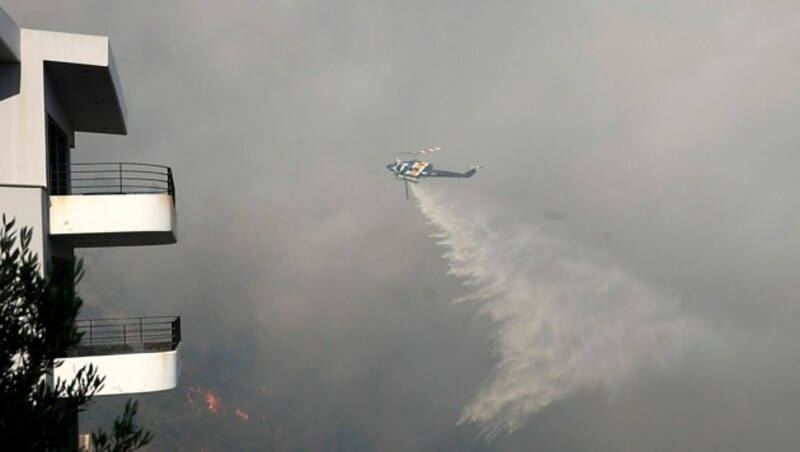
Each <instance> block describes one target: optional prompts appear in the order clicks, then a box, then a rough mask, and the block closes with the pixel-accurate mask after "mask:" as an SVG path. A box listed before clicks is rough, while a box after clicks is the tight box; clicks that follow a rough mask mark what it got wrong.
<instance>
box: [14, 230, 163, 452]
mask: <svg viewBox="0 0 800 452" xmlns="http://www.w3.org/2000/svg"><path fill="white" fill-rule="evenodd" d="M14 225H15V222H14V220H8V221H7V220H6V217H5V215H4V216H3V218H2V226H0V445H2V446H3V448H4V449H6V450H73V449H75V448H76V447H77V419H78V412H79V411H82V410H83V409H85V407H86V405H87V404H88V403H89V401H90V400H91V398H92V397H93V396H94V395H95V394H96V393H97V392H98V391H99V390H100V389H101V388H102V385H103V380H104V378H103V377H101V376H100V375H98V374H97V369H96V368H94V367H93V366H88V367H85V368H83V369H81V370H80V371H79V372H78V374H77V377H76V378H75V380H73V381H70V382H66V381H63V380H59V381H53V372H52V370H53V368H54V367H55V366H57V365H58V362H57V359H58V358H63V357H65V356H67V353H68V351H69V350H70V349H71V348H73V347H75V346H76V345H78V343H79V342H80V340H81V336H82V334H81V333H80V332H79V331H78V330H77V328H76V327H75V319H76V317H77V315H78V312H79V310H80V308H81V305H82V304H83V301H82V300H81V298H80V296H79V295H78V294H77V293H76V291H75V284H76V283H77V282H78V280H79V279H80V277H81V274H82V268H81V263H80V261H77V262H75V261H69V262H65V263H60V264H56V265H50V266H48V267H47V269H46V272H45V275H44V276H43V275H42V274H41V273H40V266H39V261H38V257H37V256H36V254H35V253H33V252H32V251H31V250H30V243H31V237H32V235H33V233H32V230H31V229H30V228H26V227H23V228H21V229H20V231H19V235H17V233H16V230H15V229H14ZM135 414H136V403H135V402H131V401H130V400H129V401H128V404H127V405H126V407H125V413H124V414H123V415H122V416H120V417H119V418H118V419H117V421H116V422H115V425H114V430H113V432H112V435H111V436H109V435H107V434H105V433H104V432H96V433H94V434H93V435H92V436H93V439H94V440H95V441H100V444H98V447H97V449H98V450H109V451H111V450H113V451H123V450H134V449H137V448H139V447H141V446H144V445H145V444H147V443H148V442H150V440H151V439H152V435H151V434H150V432H145V431H144V430H143V429H142V428H141V427H138V426H136V424H135V423H134V416H135Z"/></svg>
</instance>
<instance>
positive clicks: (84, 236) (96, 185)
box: [49, 163, 177, 248]
mask: <svg viewBox="0 0 800 452" xmlns="http://www.w3.org/2000/svg"><path fill="white" fill-rule="evenodd" d="M49 191H50V235H51V236H52V237H53V238H56V239H58V240H61V241H64V242H66V243H68V244H70V245H72V246H74V247H77V248H89V247H107V246H108V247H110V246H139V245H165V244H170V243H175V242H177V216H176V212H175V183H174V180H173V178H172V170H171V169H170V168H168V167H166V166H160V165H150V164H141V163H76V164H72V165H69V166H68V167H67V168H59V169H53V170H51V173H50V187H49Z"/></svg>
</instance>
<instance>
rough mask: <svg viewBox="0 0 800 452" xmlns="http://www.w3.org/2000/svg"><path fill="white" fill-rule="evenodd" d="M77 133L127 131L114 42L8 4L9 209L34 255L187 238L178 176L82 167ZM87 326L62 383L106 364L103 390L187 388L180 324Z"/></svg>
mask: <svg viewBox="0 0 800 452" xmlns="http://www.w3.org/2000/svg"><path fill="white" fill-rule="evenodd" d="M77 133H103V134H114V135H125V134H127V123H126V111H125V103H124V100H123V96H122V91H121V86H120V82H119V77H118V75H117V70H116V67H115V64H114V58H113V55H112V53H111V48H110V46H109V40H108V38H107V37H103V36H89V35H81V34H72V33H59V32H52V31H41V30H29V29H24V28H19V27H18V26H17V25H16V24H15V23H14V21H13V20H12V19H11V18H10V17H9V16H8V14H7V13H6V12H5V11H3V9H2V8H0V213H3V214H5V215H6V216H7V217H9V218H15V219H16V222H17V224H18V225H24V226H29V227H32V228H33V234H34V236H33V239H32V243H31V248H32V250H33V251H34V252H36V253H37V254H38V256H39V258H40V261H41V262H42V263H43V264H45V265H47V264H53V263H57V262H58V261H59V260H65V261H69V260H72V259H74V255H75V250H76V249H79V248H87V247H118V246H141V245H164V244H170V243H175V242H176V241H177V236H176V228H177V223H176V209H175V184H174V181H173V177H172V170H171V169H170V168H167V167H165V166H161V165H157V164H149V163H148V164H143V163H130V162H116V161H111V162H83V161H80V159H79V158H77V157H75V156H76V155H78V154H79V152H75V149H74V148H75V135H76V134H77ZM109 157H110V158H111V159H112V160H113V159H118V158H119V156H116V155H114V156H112V155H109ZM123 159H124V158H123ZM131 315H137V313H134V312H132V313H131ZM78 327H79V329H81V330H82V331H83V332H84V337H83V342H82V343H81V345H80V347H78V348H76V349H75V350H74V351H73V352H72V353H70V355H69V356H65V357H64V359H63V363H62V365H60V366H58V367H57V368H56V369H55V370H54V377H56V378H62V379H71V378H72V377H73V376H74V374H75V373H76V372H77V371H78V370H79V369H80V368H82V367H83V366H85V365H87V364H94V365H95V366H96V367H97V368H98V373H99V374H100V375H104V376H105V378H106V379H105V386H104V388H103V390H102V391H101V392H100V393H99V394H98V395H113V394H136V393H142V392H152V391H161V390H167V389H172V388H174V387H175V386H176V385H177V381H178V375H179V373H180V342H181V338H180V318H179V317H127V318H121V319H85V320H80V321H79V323H78Z"/></svg>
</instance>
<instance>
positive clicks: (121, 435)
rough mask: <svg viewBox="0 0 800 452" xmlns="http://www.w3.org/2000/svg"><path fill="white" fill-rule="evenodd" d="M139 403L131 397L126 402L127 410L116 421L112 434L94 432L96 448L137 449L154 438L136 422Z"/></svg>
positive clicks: (116, 451) (113, 450) (110, 450)
mask: <svg viewBox="0 0 800 452" xmlns="http://www.w3.org/2000/svg"><path fill="white" fill-rule="evenodd" d="M138 405H139V404H138V402H136V401H133V400H130V399H129V400H128V402H127V403H125V412H124V413H123V414H122V416H120V417H119V418H117V420H116V421H114V428H113V430H112V435H111V436H109V435H107V434H106V433H105V432H95V433H92V444H93V445H94V448H95V450H97V451H103V452H106V451H107V452H122V451H127V450H135V449H138V448H140V447H142V446H144V445H145V444H148V443H149V442H150V441H151V440H152V439H153V435H152V434H151V433H150V432H147V431H144V429H143V428H142V427H139V426H137V425H136V424H135V422H134V418H135V417H136V410H137V409H138Z"/></svg>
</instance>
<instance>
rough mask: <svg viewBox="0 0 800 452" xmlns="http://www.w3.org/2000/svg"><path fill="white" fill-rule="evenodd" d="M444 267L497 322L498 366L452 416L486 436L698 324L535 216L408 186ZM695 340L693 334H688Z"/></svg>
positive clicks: (606, 382)
mask: <svg viewBox="0 0 800 452" xmlns="http://www.w3.org/2000/svg"><path fill="white" fill-rule="evenodd" d="M414 194H415V195H416V198H417V199H418V205H419V208H420V210H421V211H422V213H423V214H424V215H425V216H426V218H427V220H428V221H429V223H430V224H432V225H433V226H435V227H436V228H437V229H438V230H439V232H438V233H436V234H434V236H433V237H435V238H436V239H437V241H438V244H439V245H441V246H442V247H444V248H445V249H446V250H447V251H446V252H445V254H444V258H445V259H446V260H447V262H448V264H449V267H450V273H451V274H453V275H456V276H458V277H459V278H462V279H464V281H465V284H466V285H467V286H469V287H470V290H469V294H468V295H467V296H465V297H463V298H462V299H460V300H458V301H470V302H472V303H474V304H475V305H477V306H478V307H479V312H480V313H481V314H484V315H487V316H489V317H490V318H491V319H492V321H493V322H494V323H495V324H496V332H495V334H494V337H493V351H494V354H495V358H496V366H495V369H494V371H493V373H492V376H491V379H490V381H489V382H488V383H487V384H486V385H485V387H483V388H482V389H481V390H480V391H479V393H478V394H477V395H476V396H475V398H474V399H473V400H472V401H471V402H469V403H468V404H467V405H466V407H464V409H463V412H462V415H461V419H460V421H459V423H475V424H477V425H478V427H479V428H480V429H481V431H482V432H483V434H484V435H485V436H486V437H487V438H493V437H494V436H495V435H497V434H498V433H501V432H502V431H507V432H509V433H510V432H513V431H514V430H516V429H518V428H520V427H521V426H522V425H523V424H524V422H525V420H526V419H527V418H528V417H529V416H530V415H532V414H534V413H536V412H538V411H539V410H541V409H542V408H544V407H546V406H547V405H549V404H551V403H553V402H554V401H556V400H558V399H560V398H562V397H564V396H566V395H568V394H570V393H573V392H575V391H578V390H581V389H585V388H590V387H594V386H598V385H603V386H606V387H608V388H609V389H611V390H613V389H614V387H615V386H617V385H619V384H620V383H622V382H624V380H625V378H627V377H629V376H630V375H631V373H632V371H634V370H635V369H636V368H637V367H639V366H642V365H645V364H646V363H647V361H645V360H644V359H643V358H650V359H652V360H653V361H651V363H655V364H659V365H665V364H668V362H669V359H670V358H671V357H672V358H674V357H675V355H676V354H677V353H678V352H680V350H681V349H682V348H683V347H682V344H684V343H687V341H688V339H689V337H696V336H697V335H698V334H700V333H701V328H700V327H699V326H698V325H697V324H696V323H694V322H693V321H691V320H687V319H685V318H682V317H681V315H680V313H679V311H678V303H677V302H676V300H674V299H671V298H669V297H665V296H664V295H661V294H659V293H658V292H657V291H655V290H654V289H653V288H651V287H648V286H647V285H646V284H644V283H642V282H640V281H638V280H637V279H636V278H635V277H634V276H633V275H631V274H630V273H629V272H627V271H625V270H624V269H622V268H620V267H619V266H616V265H614V264H613V263H611V262H609V261H608V259H604V258H601V257H597V256H592V255H590V253H588V252H587V251H585V250H581V249H580V248H579V247H578V246H575V245H573V244H570V243H568V242H567V241H566V240H564V239H560V238H557V237H555V236H550V235H548V234H545V233H544V232H543V231H541V230H539V229H537V228H536V227H534V226H532V225H499V224H497V223H498V222H497V221H493V218H490V217H489V216H488V214H486V213H485V211H484V210H481V209H480V208H479V207H477V206H475V204H474V203H473V204H470V206H464V205H457V204H455V203H454V202H453V201H451V200H449V199H447V198H448V197H447V195H446V194H445V193H443V192H439V191H436V190H435V189H433V188H430V187H426V188H421V187H419V186H415V187H414ZM692 342H694V341H692Z"/></svg>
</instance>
